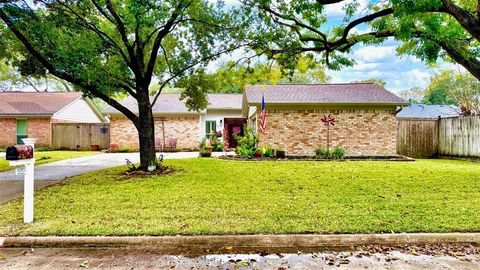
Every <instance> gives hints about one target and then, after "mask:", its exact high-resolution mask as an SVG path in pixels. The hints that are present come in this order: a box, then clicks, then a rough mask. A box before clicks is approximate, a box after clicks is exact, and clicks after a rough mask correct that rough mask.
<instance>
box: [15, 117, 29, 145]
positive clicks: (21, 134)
mask: <svg viewBox="0 0 480 270" xmlns="http://www.w3.org/2000/svg"><path fill="white" fill-rule="evenodd" d="M25 138H28V130H27V119H17V144H23V141H22V139H25Z"/></svg>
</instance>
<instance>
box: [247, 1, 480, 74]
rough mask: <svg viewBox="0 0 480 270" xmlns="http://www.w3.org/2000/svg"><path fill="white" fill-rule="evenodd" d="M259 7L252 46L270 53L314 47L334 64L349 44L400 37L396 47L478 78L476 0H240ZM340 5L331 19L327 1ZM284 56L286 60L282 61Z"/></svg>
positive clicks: (344, 59)
mask: <svg viewBox="0 0 480 270" xmlns="http://www.w3.org/2000/svg"><path fill="white" fill-rule="evenodd" d="M243 2H244V3H245V4H246V5H247V6H249V7H252V8H253V10H257V11H259V13H258V14H259V17H260V18H262V19H263V25H264V26H263V28H262V29H263V30H264V31H263V33H262V34H261V35H260V38H259V39H258V40H257V43H256V46H255V49H256V50H257V51H258V52H261V53H262V54H266V55H268V56H269V57H271V58H282V59H286V60H288V59H295V55H297V54H302V53H305V52H313V53H316V54H320V55H322V58H323V60H324V62H325V63H326V64H327V65H328V66H329V67H330V68H333V69H339V68H341V67H342V66H344V65H352V64H353V63H354V62H353V61H352V59H350V57H349V53H350V52H351V49H352V47H353V46H354V45H356V44H359V43H362V44H378V43H381V42H384V41H385V40H386V39H387V38H395V39H397V40H399V41H402V42H403V45H402V46H401V47H399V48H398V52H399V53H408V54H412V55H415V56H417V57H419V58H421V59H422V60H425V61H427V62H435V61H436V60H437V59H438V58H443V59H447V60H453V61H455V62H457V63H459V64H460V65H462V66H464V67H465V68H466V69H467V70H468V71H469V72H470V73H471V74H473V75H474V76H475V77H476V78H477V79H480V59H479V57H480V45H479V44H480V43H479V42H480V0H457V1H453V0H385V1H369V4H368V6H367V7H362V6H361V5H360V1H357V0H353V1H352V0H298V1H288V2H285V1H279V0H244V1H243ZM333 4H335V5H342V4H344V7H343V10H344V13H345V16H344V18H343V21H340V23H338V21H332V20H330V19H331V18H330V17H329V14H328V13H327V7H328V6H329V5H333ZM285 62H286V61H285Z"/></svg>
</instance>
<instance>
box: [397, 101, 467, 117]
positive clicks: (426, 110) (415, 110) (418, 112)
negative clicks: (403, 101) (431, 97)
mask: <svg viewBox="0 0 480 270" xmlns="http://www.w3.org/2000/svg"><path fill="white" fill-rule="evenodd" d="M460 115H462V111H461V110H460V108H459V107H457V106H454V105H425V104H412V105H410V106H407V107H404V108H402V110H401V111H400V112H398V113H397V119H432V120H436V119H438V118H439V117H440V118H448V117H457V116H460Z"/></svg>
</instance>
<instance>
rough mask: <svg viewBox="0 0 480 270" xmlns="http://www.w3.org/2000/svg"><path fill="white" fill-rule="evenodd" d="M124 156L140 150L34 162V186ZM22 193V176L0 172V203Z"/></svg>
mask: <svg viewBox="0 0 480 270" xmlns="http://www.w3.org/2000/svg"><path fill="white" fill-rule="evenodd" d="M162 154H163V156H164V159H166V160H168V159H182V158H196V157H198V152H177V153H162ZM223 154H224V153H221V152H219V153H214V156H220V155H223ZM125 159H129V160H130V161H131V162H133V163H138V162H140V155H139V153H105V154H99V155H92V156H86V157H79V158H72V159H66V160H61V161H57V162H52V163H48V164H43V165H39V166H35V188H41V187H44V186H46V185H49V184H52V183H54V182H55V181H58V180H61V179H63V178H65V177H71V176H75V175H79V174H84V173H88V172H92V171H98V170H103V169H108V168H112V167H117V166H122V165H126V163H125ZM22 193H23V176H21V175H15V170H12V171H8V172H0V203H1V202H4V201H8V200H11V199H13V198H15V197H17V196H19V195H21V194H22Z"/></svg>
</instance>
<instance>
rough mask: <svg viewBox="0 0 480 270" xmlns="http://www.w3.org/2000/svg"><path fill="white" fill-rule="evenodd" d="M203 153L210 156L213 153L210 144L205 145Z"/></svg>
mask: <svg viewBox="0 0 480 270" xmlns="http://www.w3.org/2000/svg"><path fill="white" fill-rule="evenodd" d="M204 150H205V152H207V153H209V154H210V155H211V154H212V151H213V147H212V145H210V144H207V145H205V148H204Z"/></svg>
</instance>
